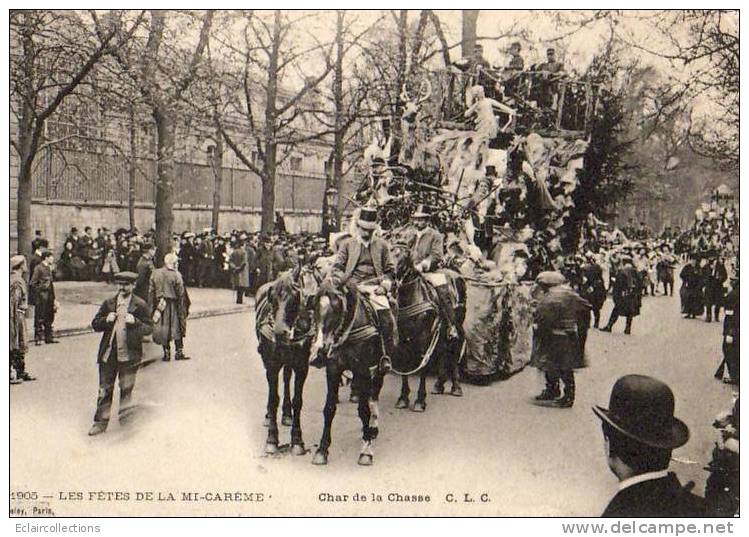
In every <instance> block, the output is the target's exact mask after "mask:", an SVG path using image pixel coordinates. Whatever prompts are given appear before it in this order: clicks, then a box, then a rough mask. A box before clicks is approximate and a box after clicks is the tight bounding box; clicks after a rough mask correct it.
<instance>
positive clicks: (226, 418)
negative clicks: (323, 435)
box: [11, 296, 731, 516]
mask: <svg viewBox="0 0 749 537" xmlns="http://www.w3.org/2000/svg"><path fill="white" fill-rule="evenodd" d="M610 307H611V302H610V301H609V302H608V303H607V305H606V308H605V310H604V315H603V317H604V322H605V320H606V319H607V318H608V313H609V308H610ZM678 307H679V306H678V298H677V297H676V296H675V297H673V298H666V297H655V298H645V299H644V303H643V309H642V315H641V316H640V317H638V318H637V319H636V320H635V325H634V335H632V336H624V335H623V334H622V330H623V329H624V324H623V323H624V321H623V319H622V320H620V322H619V323H620V324H619V325H618V326H616V327H615V329H614V330H615V333H614V334H611V335H610V334H604V333H601V332H598V331H592V332H591V334H590V337H589V339H588V352H589V357H590V362H591V367H589V368H587V369H585V370H583V371H581V372H579V373H578V376H577V386H578V393H577V396H578V399H577V402H576V404H575V406H574V407H573V408H572V409H565V410H561V409H550V408H542V407H537V406H533V405H531V403H530V399H531V397H532V396H533V395H535V394H537V393H538V391H539V390H540V388H541V378H540V375H539V373H538V372H537V371H536V370H534V369H530V368H526V369H525V370H523V371H521V372H520V373H519V374H517V375H515V376H514V377H512V378H511V379H509V380H507V381H503V382H497V383H495V384H493V385H491V386H488V387H479V386H471V385H465V386H464V391H465V397H463V398H462V399H458V398H453V397H450V396H431V395H430V396H429V399H428V408H427V412H426V413H425V414H416V413H413V412H410V411H404V410H396V409H394V408H393V405H394V403H395V400H396V398H397V393H398V388H399V384H400V383H399V382H398V379H397V378H395V377H388V378H387V379H386V381H385V388H384V390H383V394H382V397H381V403H380V413H381V418H380V437H379V439H378V440H377V442H376V445H375V463H374V466H372V467H359V466H357V464H356V461H357V455H358V451H359V445H360V422H359V419H358V417H357V416H356V408H355V406H354V405H352V404H350V403H348V402H343V403H341V405H340V406H339V409H338V414H337V416H336V420H335V423H334V426H333V445H332V447H331V452H330V464H329V465H328V466H327V467H316V466H313V465H312V464H310V461H311V458H312V454H311V453H310V454H308V455H306V456H302V457H294V456H292V455H287V454H282V455H280V456H278V457H273V458H269V457H265V456H264V455H263V448H264V441H265V432H266V430H265V429H264V428H263V425H262V423H263V415H264V411H265V399H266V383H265V376H264V371H263V367H262V364H261V362H260V359H259V357H258V356H257V355H256V353H255V347H256V343H255V338H254V328H253V314H252V313H251V312H245V313H241V314H236V315H227V316H221V317H213V318H206V319H200V320H194V321H192V322H191V323H190V325H189V327H188V330H189V333H188V339H187V350H188V354H190V355H191V356H192V357H193V359H192V360H191V361H189V362H171V363H162V362H161V361H156V362H154V363H153V364H151V365H149V366H148V367H146V368H144V369H142V370H141V371H140V372H139V375H138V380H137V384H136V388H135V398H136V400H137V402H138V406H139V414H138V418H137V421H135V422H134V423H133V424H132V426H130V427H128V428H127V429H120V428H119V426H118V425H117V423H116V420H115V421H113V423H112V424H111V425H110V429H109V431H108V432H107V433H106V434H105V435H102V436H99V437H95V438H90V437H88V436H87V435H86V433H87V431H88V428H89V426H90V423H91V418H92V415H93V411H94V402H95V399H96V392H97V375H96V365H95V353H96V346H97V345H98V335H92V334H88V335H81V336H75V337H68V338H64V339H63V340H62V341H61V344H59V345H54V346H43V347H32V349H31V351H30V353H29V357H28V364H29V369H30V370H31V371H32V372H33V373H34V374H35V375H36V376H37V377H38V378H39V380H38V381H36V382H33V383H28V384H24V385H20V386H13V387H11V461H12V464H11V490H35V491H38V492H39V493H40V494H42V495H53V496H54V499H51V500H49V501H50V506H51V507H52V509H53V510H54V511H55V513H56V514H58V515H71V516H72V515H82V514H92V515H93V514H95V515H105V516H106V515H122V514H126V513H127V514H141V515H147V514H148V515H177V514H195V513H206V514H211V515H230V514H232V515H238V514H242V515H272V514H296V515H303V514H309V513H313V512H314V513H324V514H330V515H343V514H372V515H374V514H385V513H387V514H390V515H399V514H404V515H405V514H416V513H418V514H423V515H437V514H443V513H445V512H447V510H448V509H453V508H454V509H455V511H452V512H455V513H458V514H461V515H597V514H599V513H600V512H601V510H602V508H603V507H604V505H605V504H606V503H607V501H608V499H609V498H610V497H611V496H612V495H613V493H614V492H615V490H616V481H615V478H614V477H613V475H611V474H610V473H609V471H608V468H607V466H606V462H605V459H604V454H603V445H602V439H601V432H600V431H601V430H600V425H599V421H598V420H597V419H596V418H595V416H594V415H593V413H592V412H591V410H590V407H591V405H593V404H594V403H601V404H604V405H606V404H607V402H608V395H609V392H610V389H611V386H612V384H613V383H614V381H615V380H616V379H617V378H618V377H619V376H621V375H623V374H626V373H633V372H638V373H644V374H649V375H653V376H656V377H658V378H660V379H662V380H664V381H666V382H667V383H669V384H670V385H671V387H672V388H673V390H674V392H675V394H676V399H677V409H676V410H677V415H679V416H680V417H681V418H682V419H684V421H686V422H687V424H688V425H689V427H690V429H691V431H692V439H691V440H690V442H689V443H688V444H687V445H686V446H685V447H684V448H681V449H679V450H677V451H676V452H675V453H674V456H675V457H676V458H677V459H678V460H677V462H674V464H673V465H672V468H674V469H676V471H677V472H678V473H679V475H680V477H681V478H682V480H686V479H694V480H695V481H696V482H697V491H698V492H701V491H702V487H703V486H704V480H705V477H706V475H705V472H704V471H702V466H703V465H704V464H705V463H706V462H707V458H708V457H709V453H710V449H711V447H712V442H713V438H714V436H715V435H714V431H713V429H712V428H711V423H712V420H713V417H714V416H715V414H717V413H718V412H720V411H722V410H724V409H727V408H728V407H729V406H730V404H731V387H729V386H726V385H723V384H722V383H719V382H717V381H716V380H714V379H713V377H712V374H713V371H714V370H715V367H716V365H717V363H718V357H719V352H720V326H721V324H719V323H712V324H707V323H705V322H704V321H701V320H684V319H682V318H681V316H680V315H679V310H678ZM150 353H151V354H152V355H154V356H156V355H157V354H158V353H159V349H157V348H156V347H155V346H153V345H151V349H150ZM413 382H414V381H413V380H412V385H413ZM430 385H431V382H430ZM341 394H342V398H341V399H342V401H345V400H346V399H347V390H345V389H344V390H342V391H341ZM323 400H324V376H323V374H322V373H321V372H320V371H318V370H313V371H311V372H310V375H309V378H308V382H307V387H306V390H305V411H304V416H303V428H304V434H305V441H306V443H307V447H308V448H310V449H314V446H315V445H316V443H317V442H318V440H319V435H320V432H321V428H322V414H321V408H322V404H323ZM115 404H116V403H115ZM288 440H289V430H288V428H282V431H281V442H282V443H286V442H288ZM96 490H101V491H117V490H119V491H129V492H130V494H131V496H130V501H116V500H113V501H102V502H98V503H89V502H88V496H87V495H88V491H96ZM66 491H68V492H74V491H82V492H84V493H85V497H84V500H80V501H79V500H68V501H62V500H59V499H58V497H59V494H60V493H66ZM137 491H153V492H154V493H155V494H158V493H159V492H163V493H167V492H172V493H175V494H176V493H177V492H180V493H181V492H183V491H195V492H199V493H201V494H202V493H206V492H221V493H223V492H228V491H242V492H262V493H264V494H265V501H264V502H262V503H254V502H240V503H238V502H227V501H221V502H200V503H188V502H182V501H180V500H181V498H179V497H178V498H177V501H160V502H159V501H135V497H134V496H135V492H137ZM326 492H329V493H332V494H348V495H349V496H350V495H352V494H354V493H356V492H365V493H367V494H371V493H372V492H374V493H379V494H381V495H382V496H383V500H385V501H383V502H381V503H379V502H372V501H371V500H370V501H368V502H366V503H365V502H351V501H349V502H345V503H327V502H325V503H321V502H319V501H318V496H319V494H320V493H326ZM388 493H399V494H401V495H406V494H408V495H418V494H421V495H425V494H428V495H430V497H431V498H430V500H431V501H430V502H429V503H419V504H415V503H411V502H408V503H406V502H395V503H393V502H388V501H387V494H388ZM449 493H452V494H454V495H455V496H456V497H457V498H459V499H462V498H463V497H464V496H463V495H464V493H469V494H471V495H472V497H473V498H474V499H475V500H476V501H475V502H474V503H467V504H461V505H459V506H458V507H453V505H452V504H449V503H446V502H445V496H446V495H447V494H449ZM482 493H486V494H488V498H489V499H490V501H489V502H486V503H482V502H480V501H479V495H480V494H482Z"/></svg>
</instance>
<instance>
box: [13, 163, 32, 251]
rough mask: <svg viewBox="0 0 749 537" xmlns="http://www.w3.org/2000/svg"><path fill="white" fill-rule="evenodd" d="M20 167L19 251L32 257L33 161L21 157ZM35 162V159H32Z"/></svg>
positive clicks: (18, 200)
mask: <svg viewBox="0 0 749 537" xmlns="http://www.w3.org/2000/svg"><path fill="white" fill-rule="evenodd" d="M20 161H21V164H20V166H19V169H18V198H17V203H18V205H17V207H16V210H17V212H16V226H17V228H18V253H19V254H23V255H24V256H26V259H30V257H31V162H28V163H27V162H26V160H25V159H23V158H20ZM32 162H33V161H32Z"/></svg>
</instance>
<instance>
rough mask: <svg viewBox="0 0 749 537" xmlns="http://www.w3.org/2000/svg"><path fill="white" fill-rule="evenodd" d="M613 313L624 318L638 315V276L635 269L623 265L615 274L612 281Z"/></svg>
mask: <svg viewBox="0 0 749 537" xmlns="http://www.w3.org/2000/svg"><path fill="white" fill-rule="evenodd" d="M613 295H614V312H615V313H616V314H617V315H622V316H624V317H636V316H637V315H640V299H641V294H640V286H639V276H638V274H637V271H636V270H635V268H634V267H633V266H631V265H625V266H624V267H622V268H621V269H620V270H619V271H618V272H617V273H616V280H615V281H614V293H613Z"/></svg>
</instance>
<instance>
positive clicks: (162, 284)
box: [148, 252, 190, 362]
mask: <svg viewBox="0 0 749 537" xmlns="http://www.w3.org/2000/svg"><path fill="white" fill-rule="evenodd" d="M148 295H149V297H150V298H151V300H150V303H151V304H152V307H153V322H154V328H153V340H154V342H155V343H158V344H160V345H161V346H162V347H163V349H164V357H163V358H162V360H163V361H165V362H168V361H169V360H171V359H172V355H171V353H172V350H171V342H172V340H174V346H175V348H176V351H175V355H174V359H175V360H189V359H190V357H189V356H185V353H184V350H183V342H184V338H185V335H186V333H187V315H188V314H189V311H190V299H189V297H188V296H187V291H186V290H185V285H184V283H183V281H182V275H181V274H180V273H179V272H178V271H177V256H176V255H175V254H173V253H171V252H170V253H168V254H166V255H165V256H164V266H163V267H161V268H158V269H156V270H154V271H153V274H152V275H151V283H150V287H149V292H148Z"/></svg>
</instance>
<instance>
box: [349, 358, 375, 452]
mask: <svg viewBox="0 0 749 537" xmlns="http://www.w3.org/2000/svg"><path fill="white" fill-rule="evenodd" d="M354 382H355V383H356V384H357V386H358V387H359V408H358V411H359V419H360V420H361V424H362V448H361V451H360V452H359V461H358V463H359V465H361V466H371V465H372V462H373V459H374V453H373V451H372V447H373V442H374V435H373V434H372V430H371V427H370V420H371V418H372V406H371V404H372V403H374V406H375V407H376V405H377V403H376V402H373V401H371V398H372V379H371V377H370V374H369V371H364V372H363V373H362V374H359V375H356V376H355V377H354Z"/></svg>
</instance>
